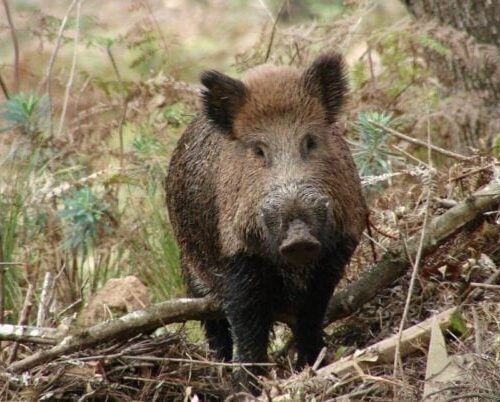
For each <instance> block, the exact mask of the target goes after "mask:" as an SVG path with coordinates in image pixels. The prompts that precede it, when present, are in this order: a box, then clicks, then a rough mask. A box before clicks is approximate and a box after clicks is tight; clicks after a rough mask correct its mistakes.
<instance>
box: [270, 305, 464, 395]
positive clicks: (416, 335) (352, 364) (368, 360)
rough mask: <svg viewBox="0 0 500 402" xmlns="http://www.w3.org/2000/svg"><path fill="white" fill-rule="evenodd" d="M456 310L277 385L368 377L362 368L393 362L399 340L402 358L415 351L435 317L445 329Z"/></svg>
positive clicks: (428, 332) (427, 336) (288, 385)
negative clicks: (312, 374)
mask: <svg viewBox="0 0 500 402" xmlns="http://www.w3.org/2000/svg"><path fill="white" fill-rule="evenodd" d="M455 311H457V307H452V308H450V309H448V310H445V311H443V312H441V313H439V314H437V315H436V316H433V317H430V318H428V319H427V320H425V321H422V322H421V323H418V324H416V325H414V326H412V327H410V328H408V329H405V330H404V331H403V332H402V334H401V340H399V334H395V335H392V336H391V337H389V338H386V339H384V340H382V341H380V342H377V343H375V344H373V345H371V346H369V347H367V348H366V349H362V350H358V351H356V352H355V353H353V354H352V355H349V356H347V357H345V358H342V359H340V360H339V361H336V362H334V363H332V364H329V365H328V366H325V367H323V368H321V369H319V370H316V371H315V372H314V376H313V377H310V375H311V372H310V371H309V372H308V371H304V372H301V373H299V374H297V375H295V376H294V377H291V378H289V379H287V380H285V381H284V382H283V383H282V384H280V385H281V387H280V388H282V389H283V388H285V389H287V388H288V389H290V388H294V387H295V386H296V384H301V387H304V388H306V387H307V383H308V381H310V382H312V383H314V384H315V386H316V387H317V386H318V383H321V382H322V381H323V382H326V383H328V384H331V383H332V376H333V377H335V378H341V379H342V380H344V381H350V380H351V379H353V378H361V379H363V378H365V377H369V376H368V375H365V374H364V373H363V369H365V368H368V367H370V366H374V365H380V364H390V363H392V362H393V360H394V356H395V354H394V352H395V349H396V345H397V344H398V342H401V344H400V352H401V357H403V356H406V355H408V354H410V353H412V352H415V351H416V350H421V349H420V346H421V345H422V344H423V343H427V342H428V341H429V339H430V337H431V331H432V325H433V321H434V320H436V321H437V323H438V325H439V327H440V328H441V330H442V331H445V330H446V329H448V328H449V327H450V324H451V321H452V316H453V314H454V313H455ZM304 377H305V378H304ZM290 399H293V398H292V395H291V394H284V395H280V396H279V397H277V398H274V399H273V401H289V400H290Z"/></svg>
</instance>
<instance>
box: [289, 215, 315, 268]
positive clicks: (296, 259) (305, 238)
mask: <svg viewBox="0 0 500 402" xmlns="http://www.w3.org/2000/svg"><path fill="white" fill-rule="evenodd" d="M320 249H321V243H320V242H319V241H318V239H316V237H314V236H313V235H312V234H311V232H310V230H309V228H308V227H307V225H306V224H305V223H304V222H302V221H301V220H298V219H296V220H294V221H293V222H291V223H290V226H289V227H288V231H287V233H286V237H285V240H283V242H282V243H281V246H280V249H279V250H280V253H281V255H282V256H283V258H284V259H285V260H286V261H287V262H289V263H292V264H307V263H310V262H313V261H314V260H315V259H316V258H317V257H318V254H319V252H320Z"/></svg>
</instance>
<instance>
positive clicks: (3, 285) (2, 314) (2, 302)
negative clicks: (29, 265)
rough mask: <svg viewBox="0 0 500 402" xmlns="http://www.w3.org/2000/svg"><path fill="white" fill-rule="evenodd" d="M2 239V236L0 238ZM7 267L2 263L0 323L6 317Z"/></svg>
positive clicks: (0, 271) (0, 269)
mask: <svg viewBox="0 0 500 402" xmlns="http://www.w3.org/2000/svg"><path fill="white" fill-rule="evenodd" d="M0 240H1V238H0ZM1 246H2V244H1V242H0V249H1V248H2V247H1ZM1 254H2V253H1V251H0V256H1ZM6 269H7V268H6V267H3V266H2V265H0V324H2V323H3V318H4V314H5V311H4V310H5V270H6Z"/></svg>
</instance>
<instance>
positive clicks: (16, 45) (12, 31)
mask: <svg viewBox="0 0 500 402" xmlns="http://www.w3.org/2000/svg"><path fill="white" fill-rule="evenodd" d="M3 6H4V8H5V15H6V16H7V21H8V23H9V29H10V35H11V37H12V44H13V45H14V77H15V81H14V92H16V93H17V92H19V84H20V83H19V41H18V39H17V33H16V27H15V25H14V20H13V19H12V14H11V13H10V7H9V2H8V1H7V0H3ZM2 81H3V80H2ZM4 85H5V83H3V82H2V89H3V91H4V94H5V96H6V97H7V98H8V96H7V92H6V88H7V87H5V88H4Z"/></svg>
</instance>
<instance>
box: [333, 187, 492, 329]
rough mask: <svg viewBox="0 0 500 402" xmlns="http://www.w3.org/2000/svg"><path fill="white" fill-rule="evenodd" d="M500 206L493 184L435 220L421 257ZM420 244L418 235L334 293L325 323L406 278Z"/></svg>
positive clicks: (351, 310) (394, 249)
mask: <svg viewBox="0 0 500 402" xmlns="http://www.w3.org/2000/svg"><path fill="white" fill-rule="evenodd" d="M499 202H500V183H499V182H496V181H493V182H491V183H489V184H488V185H487V186H485V187H484V188H482V189H481V190H479V191H476V192H475V193H474V194H472V195H470V196H469V197H468V198H467V199H465V200H464V201H463V202H461V203H459V204H458V205H456V206H455V207H453V208H451V209H449V210H448V211H446V212H445V213H444V214H443V215H440V216H438V217H436V218H434V219H433V220H432V221H431V222H430V223H429V225H428V226H427V228H426V234H425V237H424V240H423V243H422V255H423V256H425V255H428V254H429V253H431V252H432V251H434V250H435V249H436V248H437V247H438V246H440V245H441V244H442V243H444V242H445V241H446V240H447V239H448V237H450V236H451V235H452V234H454V233H456V232H457V231H458V230H460V229H461V228H463V227H464V226H465V225H467V224H468V223H469V222H471V221H472V220H474V219H475V218H477V217H479V216H480V215H482V214H483V213H485V212H487V211H489V210H490V209H493V208H495V207H496V205H497V204H498V203H499ZM419 240H420V234H419V233H417V234H416V235H415V236H413V237H411V238H410V239H408V241H407V252H406V251H405V249H404V246H403V245H399V246H396V247H393V248H392V249H391V250H390V251H388V252H387V253H385V254H384V255H383V256H382V259H381V260H380V261H379V262H378V263H377V264H376V265H374V266H373V267H371V268H370V269H368V270H367V271H365V272H364V273H363V274H362V275H361V277H360V278H359V280H357V281H356V282H354V283H353V284H351V285H350V286H348V287H346V288H345V289H343V290H341V291H339V292H337V293H335V294H334V295H333V297H332V299H331V300H330V304H329V306H328V310H327V314H326V322H327V323H329V322H332V321H335V320H338V319H339V318H343V317H347V316H348V315H351V314H352V313H354V312H355V311H356V310H357V309H358V308H360V307H361V306H362V305H363V304H365V303H366V302H368V301H369V300H371V299H373V298H374V297H375V295H376V294H377V293H378V292H379V291H380V290H381V289H385V288H386V287H388V286H389V285H390V284H391V283H392V282H394V281H395V280H396V279H398V278H399V277H401V276H402V275H404V274H405V273H406V272H407V271H408V268H409V267H410V265H411V264H410V261H409V260H408V255H409V256H410V257H411V259H412V260H413V259H415V255H416V253H417V250H418V245H419Z"/></svg>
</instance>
